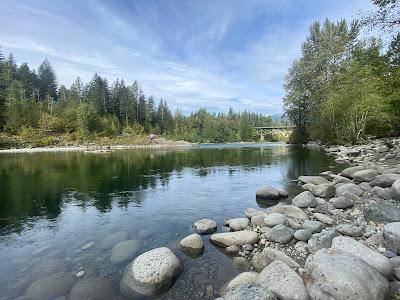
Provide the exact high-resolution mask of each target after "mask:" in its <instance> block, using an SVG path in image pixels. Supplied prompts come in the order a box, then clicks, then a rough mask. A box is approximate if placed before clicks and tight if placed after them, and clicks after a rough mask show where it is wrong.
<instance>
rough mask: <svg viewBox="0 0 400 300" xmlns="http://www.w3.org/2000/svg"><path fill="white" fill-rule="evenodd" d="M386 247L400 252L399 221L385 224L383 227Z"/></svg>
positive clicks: (397, 252)
mask: <svg viewBox="0 0 400 300" xmlns="http://www.w3.org/2000/svg"><path fill="white" fill-rule="evenodd" d="M383 237H384V239H385V244H386V248H387V249H389V250H390V251H393V252H394V253H396V254H397V255H399V254H400V222H394V223H389V224H386V225H385V226H384V228H383Z"/></svg>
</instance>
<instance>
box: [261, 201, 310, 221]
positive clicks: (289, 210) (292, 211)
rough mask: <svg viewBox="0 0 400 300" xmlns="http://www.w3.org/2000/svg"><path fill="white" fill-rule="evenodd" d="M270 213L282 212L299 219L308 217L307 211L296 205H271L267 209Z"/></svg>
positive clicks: (288, 216)
mask: <svg viewBox="0 0 400 300" xmlns="http://www.w3.org/2000/svg"><path fill="white" fill-rule="evenodd" d="M268 213H281V214H283V215H285V216H286V217H287V218H293V219H298V220H306V219H307V215H306V213H305V212H304V211H303V210H302V209H301V208H299V207H297V206H295V205H285V204H278V205H275V206H273V207H270V208H269V209H268V210H267V214H268Z"/></svg>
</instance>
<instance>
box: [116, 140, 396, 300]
mask: <svg viewBox="0 0 400 300" xmlns="http://www.w3.org/2000/svg"><path fill="white" fill-rule="evenodd" d="M326 151H327V152H328V153H332V154H334V155H336V157H337V159H336V160H337V161H338V162H349V163H351V164H353V166H351V167H349V168H346V169H344V170H343V171H342V172H341V173H339V174H334V173H333V172H332V171H326V172H322V173H321V174H319V175H315V176H300V177H299V179H298V182H299V184H301V186H302V189H303V192H301V193H300V194H298V195H297V196H295V197H294V198H293V199H289V198H288V193H287V192H286V191H284V190H282V189H277V188H274V187H263V188H261V189H259V190H258V191H257V192H256V196H257V198H259V199H262V200H263V201H271V202H273V203H275V202H278V203H277V204H275V205H273V206H271V207H269V208H268V209H266V210H262V209H259V208H248V209H246V211H245V212H244V216H243V217H241V218H234V219H226V220H225V223H224V225H225V226H226V227H225V228H227V230H226V231H225V232H218V233H216V231H217V223H216V222H215V221H213V220H209V219H203V220H199V221H197V222H195V223H194V224H193V230H194V232H195V233H193V234H191V235H189V236H188V237H186V238H184V239H183V240H182V241H181V242H180V245H179V247H180V249H181V250H182V251H183V252H184V253H186V254H188V255H191V256H194V257H196V256H199V255H202V253H203V251H205V250H204V243H203V239H202V236H205V235H210V237H209V238H210V241H211V243H212V244H214V245H215V246H216V247H219V248H221V249H222V251H223V252H225V253H226V254H227V255H229V256H231V257H232V263H233V265H234V266H235V268H237V269H238V270H240V271H243V272H242V273H240V274H239V275H237V276H236V277H234V278H232V279H230V280H229V281H227V282H226V284H225V285H224V286H223V287H222V288H221V289H220V295H221V298H218V299H225V300H228V299H232V300H233V299H284V300H285V299H372V300H373V299H388V298H389V299H399V298H400V256H399V254H400V204H399V200H400V164H399V161H398V160H399V157H400V139H393V140H391V141H390V143H388V142H387V141H373V142H371V143H369V144H368V145H362V146H354V147H331V148H326ZM156 252H157V253H156ZM158 252H160V253H158ZM155 253H156V254H155ZM181 271H182V265H181V262H180V261H179V259H178V258H177V257H176V256H175V254H174V253H173V252H172V251H170V250H169V249H168V248H157V249H153V250H151V251H149V252H146V253H144V254H142V255H140V256H139V257H137V258H136V259H135V260H134V261H132V263H131V264H130V265H129V266H128V268H127V270H126V271H125V275H124V277H123V280H122V282H121V291H122V293H123V294H124V295H125V296H128V297H132V295H135V294H136V295H137V293H139V294H141V295H143V294H144V295H155V294H158V293H161V292H162V291H165V290H167V289H168V288H169V287H170V286H171V285H172V284H173V282H174V280H175V279H176V278H177V277H178V276H179V274H180V272H181Z"/></svg>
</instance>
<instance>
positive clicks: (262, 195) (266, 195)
mask: <svg viewBox="0 0 400 300" xmlns="http://www.w3.org/2000/svg"><path fill="white" fill-rule="evenodd" d="M256 197H257V198H259V199H265V200H278V199H280V198H282V196H281V193H280V192H279V190H278V189H276V188H274V187H272V186H264V187H262V188H260V189H258V190H257V192H256Z"/></svg>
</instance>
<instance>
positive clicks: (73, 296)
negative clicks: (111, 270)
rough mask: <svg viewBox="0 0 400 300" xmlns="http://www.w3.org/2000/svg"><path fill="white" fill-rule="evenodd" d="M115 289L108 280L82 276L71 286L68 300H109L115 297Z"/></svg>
mask: <svg viewBox="0 0 400 300" xmlns="http://www.w3.org/2000/svg"><path fill="white" fill-rule="evenodd" d="M117 295H118V293H117V289H116V287H115V286H114V284H113V283H112V282H111V281H110V280H109V279H105V278H102V277H97V276H93V277H84V278H82V279H79V280H78V281H77V282H76V283H75V284H74V286H73V287H72V290H71V293H70V295H69V297H68V299H69V300H109V299H116V298H117Z"/></svg>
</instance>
